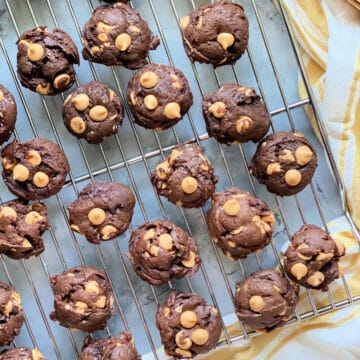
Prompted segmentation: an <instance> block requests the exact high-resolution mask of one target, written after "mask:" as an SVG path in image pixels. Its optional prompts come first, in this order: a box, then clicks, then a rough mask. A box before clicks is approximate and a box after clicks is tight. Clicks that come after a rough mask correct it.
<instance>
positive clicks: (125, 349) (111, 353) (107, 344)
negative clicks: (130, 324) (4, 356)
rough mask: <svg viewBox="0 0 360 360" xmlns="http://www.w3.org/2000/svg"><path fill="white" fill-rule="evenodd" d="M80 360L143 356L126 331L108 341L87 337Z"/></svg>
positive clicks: (137, 359)
mask: <svg viewBox="0 0 360 360" xmlns="http://www.w3.org/2000/svg"><path fill="white" fill-rule="evenodd" d="M0 360H1V359H0ZM79 360H141V356H140V355H139V354H138V352H137V350H136V348H135V344H134V339H133V337H132V335H131V333H130V332H129V331H124V332H122V333H120V334H119V336H118V337H115V336H111V337H110V338H108V339H93V338H92V337H90V336H88V337H86V338H85V340H84V343H83V348H82V351H81V353H80V355H79Z"/></svg>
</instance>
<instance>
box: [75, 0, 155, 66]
mask: <svg viewBox="0 0 360 360" xmlns="http://www.w3.org/2000/svg"><path fill="white" fill-rule="evenodd" d="M82 34H83V44H84V48H83V51H82V54H83V57H84V59H86V60H90V61H93V62H96V63H100V64H104V65H109V66H113V65H123V66H126V67H127V68H129V69H137V68H140V67H142V66H144V65H145V64H147V60H146V57H147V56H148V54H149V51H150V50H154V49H156V48H157V47H158V45H159V44H160V40H159V38H158V37H157V36H154V35H153V34H152V32H151V30H150V29H149V26H148V24H147V22H146V21H144V20H143V19H142V18H141V16H140V14H139V13H138V12H137V11H136V10H134V9H132V8H131V7H129V6H128V5H125V4H121V3H116V4H112V5H110V4H109V5H100V6H98V7H97V8H96V9H95V11H94V13H93V14H92V16H91V18H90V19H89V21H88V22H87V23H86V24H85V26H84V29H83V32H82Z"/></svg>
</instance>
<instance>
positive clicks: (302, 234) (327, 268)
mask: <svg viewBox="0 0 360 360" xmlns="http://www.w3.org/2000/svg"><path fill="white" fill-rule="evenodd" d="M343 255H345V247H344V245H343V244H342V243H341V242H340V241H339V240H334V239H333V238H332V237H331V236H330V234H329V233H328V232H327V231H325V230H323V229H321V228H320V227H318V226H316V225H311V224H306V225H303V226H302V227H301V229H300V230H298V231H297V232H296V233H295V234H294V235H293V236H292V237H291V240H290V245H289V247H288V249H287V250H286V253H285V256H284V268H285V272H286V274H287V275H288V276H289V278H290V279H291V280H293V281H295V282H296V283H298V284H300V285H302V286H305V287H307V288H312V289H319V290H322V291H326V290H328V284H330V283H331V282H332V281H334V280H335V279H337V278H339V277H340V276H341V268H340V265H339V262H338V261H339V260H340V257H341V256H343Z"/></svg>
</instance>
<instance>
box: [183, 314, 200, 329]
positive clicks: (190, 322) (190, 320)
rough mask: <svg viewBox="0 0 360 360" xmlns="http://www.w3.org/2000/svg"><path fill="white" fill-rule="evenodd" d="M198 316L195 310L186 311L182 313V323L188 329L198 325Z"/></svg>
mask: <svg viewBox="0 0 360 360" xmlns="http://www.w3.org/2000/svg"><path fill="white" fill-rule="evenodd" d="M196 322H197V316H196V314H195V313H194V312H193V311H189V310H187V311H184V312H183V313H182V314H181V315H180V325H181V326H183V327H184V328H186V329H191V328H192V327H194V326H195V325H196Z"/></svg>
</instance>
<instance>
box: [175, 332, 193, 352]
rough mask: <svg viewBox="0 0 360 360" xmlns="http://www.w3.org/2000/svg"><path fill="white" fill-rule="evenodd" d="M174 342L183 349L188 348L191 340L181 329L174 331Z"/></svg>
mask: <svg viewBox="0 0 360 360" xmlns="http://www.w3.org/2000/svg"><path fill="white" fill-rule="evenodd" d="M175 342H176V345H177V346H178V347H179V348H180V349H184V350H188V349H190V348H191V345H192V341H191V340H190V339H189V338H188V337H186V336H185V335H184V332H183V331H179V332H178V333H176V335H175Z"/></svg>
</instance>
